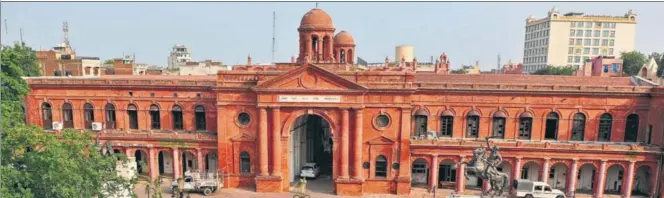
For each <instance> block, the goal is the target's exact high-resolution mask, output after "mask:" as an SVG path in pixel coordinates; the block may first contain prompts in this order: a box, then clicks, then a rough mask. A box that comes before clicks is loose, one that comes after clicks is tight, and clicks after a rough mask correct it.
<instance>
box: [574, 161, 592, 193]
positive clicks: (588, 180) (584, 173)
mask: <svg viewBox="0 0 664 198" xmlns="http://www.w3.org/2000/svg"><path fill="white" fill-rule="evenodd" d="M596 174H597V169H595V166H593V165H592V164H584V165H583V166H581V168H579V172H578V173H577V175H576V177H577V184H576V192H577V193H585V194H592V192H593V191H594V190H595V177H596Z"/></svg>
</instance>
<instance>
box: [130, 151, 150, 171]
mask: <svg viewBox="0 0 664 198" xmlns="http://www.w3.org/2000/svg"><path fill="white" fill-rule="evenodd" d="M134 158H135V159H136V169H137V171H138V174H141V175H147V174H148V173H150V166H148V163H149V162H148V153H147V152H145V151H143V150H136V151H135V152H134Z"/></svg>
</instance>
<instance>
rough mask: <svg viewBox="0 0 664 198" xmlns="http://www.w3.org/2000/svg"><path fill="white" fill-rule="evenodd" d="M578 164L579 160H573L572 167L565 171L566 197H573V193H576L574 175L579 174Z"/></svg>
mask: <svg viewBox="0 0 664 198" xmlns="http://www.w3.org/2000/svg"><path fill="white" fill-rule="evenodd" d="M578 164H579V160H577V159H574V161H572V166H570V167H569V169H567V170H568V173H567V196H573V195H574V191H576V177H577V175H576V174H577V173H578V172H579V167H578V166H579V165H578Z"/></svg>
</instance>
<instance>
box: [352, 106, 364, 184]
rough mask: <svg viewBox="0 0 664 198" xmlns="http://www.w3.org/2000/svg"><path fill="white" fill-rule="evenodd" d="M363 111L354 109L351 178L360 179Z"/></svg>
mask: <svg viewBox="0 0 664 198" xmlns="http://www.w3.org/2000/svg"><path fill="white" fill-rule="evenodd" d="M363 115H364V111H363V109H355V133H354V134H353V139H354V140H355V142H354V144H353V152H355V153H353V178H355V179H360V180H361V179H362V129H363V128H362V119H363V117H364V116H363Z"/></svg>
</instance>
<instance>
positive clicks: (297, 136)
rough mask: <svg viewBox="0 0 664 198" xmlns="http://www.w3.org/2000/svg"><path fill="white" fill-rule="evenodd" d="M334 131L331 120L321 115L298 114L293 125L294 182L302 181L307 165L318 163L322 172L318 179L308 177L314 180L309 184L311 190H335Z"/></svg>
mask: <svg viewBox="0 0 664 198" xmlns="http://www.w3.org/2000/svg"><path fill="white" fill-rule="evenodd" d="M333 134H334V133H333V131H332V127H331V126H330V123H329V122H328V120H326V119H325V118H323V117H321V116H319V115H315V114H305V115H301V116H299V117H297V118H296V120H295V121H294V122H293V124H292V125H291V127H290V138H291V139H290V146H289V154H290V156H291V157H290V167H289V178H290V182H291V183H295V182H297V181H299V179H300V173H302V170H303V169H310V167H311V166H313V165H314V164H315V167H317V168H318V173H317V175H316V177H315V179H313V178H307V179H308V180H311V181H309V182H308V183H309V184H308V185H307V188H308V190H311V191H315V192H322V193H334V185H333V183H334V182H333V174H334V171H333V170H334V160H333V159H334V157H333V156H334V155H333V154H334V152H333V150H334V146H333V145H334V138H333ZM315 167H314V168H315ZM312 179H313V180H312Z"/></svg>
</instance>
